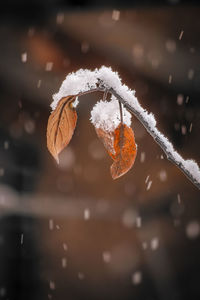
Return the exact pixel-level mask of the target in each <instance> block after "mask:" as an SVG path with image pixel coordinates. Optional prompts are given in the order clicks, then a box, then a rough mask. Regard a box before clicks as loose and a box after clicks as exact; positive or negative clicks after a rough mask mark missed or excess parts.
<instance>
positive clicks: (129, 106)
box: [77, 82, 200, 189]
mask: <svg viewBox="0 0 200 300" xmlns="http://www.w3.org/2000/svg"><path fill="white" fill-rule="evenodd" d="M98 91H100V92H105V91H107V92H109V93H111V94H112V95H114V96H115V97H116V99H117V100H118V101H119V103H121V104H123V105H124V107H125V108H127V109H128V110H129V112H131V113H132V114H133V115H134V116H135V117H136V118H137V119H138V120H139V121H140V122H141V123H142V125H143V126H144V127H145V128H146V130H147V131H148V133H149V134H150V135H151V136H152V137H153V139H154V140H155V142H156V143H157V144H158V145H159V146H160V147H161V149H162V150H163V151H164V153H165V154H166V156H167V159H168V160H169V161H171V162H172V163H173V164H175V165H176V166H177V167H178V168H179V169H180V170H181V171H182V172H183V173H184V174H185V175H186V177H187V178H188V179H189V180H190V181H191V182H192V183H193V184H194V185H195V186H196V187H197V188H198V189H200V182H198V181H197V180H196V178H194V176H193V175H192V174H191V172H190V171H189V170H188V169H186V168H185V166H184V165H183V163H181V162H177V161H176V160H175V159H174V157H173V156H172V154H171V152H170V151H168V149H167V147H166V145H165V144H164V143H163V141H162V140H161V139H160V138H159V136H158V135H157V134H156V133H155V131H154V130H153V129H152V128H151V127H150V125H149V123H148V122H147V121H146V120H145V118H144V117H143V115H142V114H141V113H139V112H138V111H137V110H136V109H135V108H134V107H133V106H131V105H130V104H129V103H128V102H126V100H124V99H123V98H122V97H121V96H120V95H119V94H118V93H117V92H116V91H115V90H114V89H113V88H106V87H104V86H103V84H102V82H101V86H99V87H97V88H96V89H91V90H88V91H85V92H81V93H79V94H78V95H77V96H82V95H85V94H89V93H93V92H98ZM120 114H122V112H121V110H120Z"/></svg>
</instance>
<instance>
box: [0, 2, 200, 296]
mask: <svg viewBox="0 0 200 300" xmlns="http://www.w3.org/2000/svg"><path fill="white" fill-rule="evenodd" d="M198 4H199V1H186V0H185V1H181V0H168V1H167V0H166V1H121V0H120V1H119V0H118V1H109V2H107V1H104V0H102V1H84V0H76V1H64V0H49V1H47V0H46V1H39V0H35V1H33V0H32V1H23V0H19V1H11V0H7V1H1V8H0V299H7V300H15V299H19V300H23V299H30V300H31V299H34V300H36V299H37V300H40V299H41V300H43V299H57V300H62V299H68V300H76V299H88V300H90V299H93V300H94V299H99V300H101V299H104V300H105V299H127V300H128V299H133V298H137V299H138V300H139V299H141V300H157V299H159V300H165V299H166V300H169V299H170V300H173V299H174V300H182V299H199V298H200V258H199V251H200V219H199V218H200V199H199V191H198V190H197V188H196V187H195V186H193V185H192V183H190V182H189V181H188V179H187V178H186V177H185V176H184V175H183V174H182V173H181V172H180V171H179V170H178V169H177V168H176V167H175V166H173V165H172V164H171V163H170V162H169V161H168V160H167V159H166V158H165V156H164V154H163V153H162V151H161V149H160V148H159V147H158V146H157V144H155V142H154V141H153V139H152V138H151V137H150V136H149V135H148V134H147V132H146V131H145V129H144V128H143V127H142V125H141V124H140V123H139V122H138V121H137V120H136V119H135V118H134V117H133V129H134V132H135V137H136V142H137V144H138V153H137V159H136V162H135V165H134V167H133V168H132V170H130V171H129V173H128V174H126V175H125V176H123V177H122V178H120V179H118V180H116V181H113V180H112V179H111V176H110V173H109V166H110V164H111V160H110V158H109V157H108V156H107V154H106V152H105V150H104V148H103V146H102V144H101V142H100V141H99V140H98V139H97V137H96V135H95V130H94V128H93V127H92V125H91V124H90V122H89V117H90V110H91V109H92V107H93V105H94V104H95V102H96V101H97V100H99V99H100V98H101V97H102V95H101V94H96V95H95V94H93V95H88V96H84V97H82V99H81V101H80V104H79V106H78V124H77V128H76V130H75V133H74V136H73V139H72V141H71V143H70V145H69V146H68V147H67V148H66V149H65V150H64V151H63V152H62V154H61V163H60V165H59V166H57V165H56V163H55V162H54V160H53V159H52V157H51V155H50V154H49V153H48V151H47V148H46V125H47V120H48V116H49V114H50V106H49V105H50V103H51V101H52V94H53V93H55V92H57V91H58V89H59V87H60V85H61V83H62V81H63V79H64V78H65V76H66V75H67V74H68V73H69V72H72V71H76V70H78V69H80V68H90V69H94V68H96V67H100V66H101V65H106V66H111V67H112V69H113V70H116V71H118V72H119V74H120V76H121V77H122V80H123V82H124V83H126V84H127V85H128V86H129V87H130V88H131V89H135V90H136V96H137V97H138V99H139V101H140V103H141V104H142V105H143V107H145V108H146V109H147V110H148V111H151V112H153V113H154V114H155V117H156V120H157V122H158V128H159V129H160V130H161V131H162V132H163V133H164V134H165V135H166V136H167V137H168V138H169V140H170V141H172V142H173V144H174V146H175V148H176V149H177V151H178V152H179V153H180V154H182V155H183V157H184V158H193V159H195V160H196V161H197V162H198V163H200V156H199V146H200V142H199V131H200V102H199V97H200V55H199V53H200V40H199V36H200V18H199V16H200V7H199V5H198Z"/></svg>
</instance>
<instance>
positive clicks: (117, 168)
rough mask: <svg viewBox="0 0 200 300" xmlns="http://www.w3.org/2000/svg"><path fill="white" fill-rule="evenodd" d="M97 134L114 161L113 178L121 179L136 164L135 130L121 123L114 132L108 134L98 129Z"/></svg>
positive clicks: (111, 168) (112, 166)
mask: <svg viewBox="0 0 200 300" xmlns="http://www.w3.org/2000/svg"><path fill="white" fill-rule="evenodd" d="M96 132H97V135H98V137H99V138H100V140H101V141H102V142H103V144H104V146H105V148H106V150H107V151H108V154H109V155H110V156H111V158H112V159H113V161H114V162H113V164H112V165H111V167H110V171H111V176H112V178H113V179H116V178H119V177H121V176H122V175H124V174H125V173H127V172H128V171H129V170H130V168H131V167H132V166H133V164H134V162H135V157H136V154H137V146H136V143H135V138H134V133H133V130H132V129H131V128H130V127H128V126H127V125H125V124H122V123H120V124H119V126H118V127H117V128H116V129H115V131H114V132H107V131H104V130H103V129H101V128H96Z"/></svg>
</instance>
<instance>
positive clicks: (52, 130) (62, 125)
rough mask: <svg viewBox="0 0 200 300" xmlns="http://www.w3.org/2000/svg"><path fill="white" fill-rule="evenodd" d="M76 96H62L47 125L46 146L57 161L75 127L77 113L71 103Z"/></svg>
mask: <svg viewBox="0 0 200 300" xmlns="http://www.w3.org/2000/svg"><path fill="white" fill-rule="evenodd" d="M75 98H76V96H67V97H65V98H62V99H61V100H60V101H59V103H58V105H57V107H56V109H55V110H54V111H53V112H52V113H51V115H50V116H49V120H48V125H47V148H48V150H49V152H50V153H51V154H52V155H53V157H54V158H55V160H56V161H57V162H58V163H59V159H58V154H59V153H60V152H61V151H62V150H63V149H64V148H65V147H66V146H67V145H68V144H69V142H70V140H71V138H72V135H73V133H74V129H75V127H76V121H77V113H76V110H75V109H74V108H73V106H72V103H73V102H74V101H75Z"/></svg>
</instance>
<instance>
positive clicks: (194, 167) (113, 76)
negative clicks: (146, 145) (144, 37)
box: [51, 66, 200, 189]
mask: <svg viewBox="0 0 200 300" xmlns="http://www.w3.org/2000/svg"><path fill="white" fill-rule="evenodd" d="M95 91H103V92H105V91H106V92H108V93H111V94H112V100H111V101H112V105H111V111H110V113H109V112H108V111H106V113H105V111H103V104H102V105H101V106H99V109H97V108H96V110H95V109H93V113H92V117H91V121H92V122H93V124H94V123H96V124H95V125H96V126H100V124H99V123H98V122H100V120H103V122H104V124H105V121H106V122H107V124H108V123H109V122H108V121H109V116H111V117H112V122H113V123H112V124H111V125H108V128H107V129H109V128H111V127H112V126H114V127H115V128H116V127H117V125H118V121H117V120H119V116H118V115H117V114H115V113H114V114H113V111H115V104H114V101H116V100H118V101H119V102H120V103H122V104H123V107H124V108H126V109H127V110H128V111H129V112H131V113H132V114H134V115H135V117H136V118H137V119H138V120H139V121H140V122H141V123H142V124H143V126H144V127H145V128H146V130H147V131H148V132H149V134H150V135H151V136H152V137H153V138H154V140H155V141H156V143H157V144H158V145H159V146H160V147H161V148H162V150H163V151H164V152H165V154H166V156H167V158H168V160H170V161H171V162H173V163H174V164H175V165H176V166H177V167H178V168H179V169H180V170H181V171H182V172H183V173H184V174H185V175H186V176H187V177H188V178H189V179H190V180H191V182H192V183H193V184H194V185H196V186H197V187H198V188H199V189H200V169H199V166H198V164H197V163H196V162H195V161H194V160H192V159H189V160H184V159H183V158H182V156H181V155H180V154H179V153H178V152H177V151H175V149H174V147H173V145H172V143H170V142H169V140H168V139H167V138H166V137H165V136H164V135H163V134H162V133H161V132H160V131H159V130H158V129H157V127H156V120H155V118H154V115H153V114H152V113H148V112H147V111H146V110H145V109H144V108H142V106H141V105H140V104H139V102H138V100H137V98H136V97H135V91H133V90H130V89H129V88H128V87H127V86H126V85H125V84H122V81H121V78H120V77H119V75H118V73H117V72H113V71H112V69H111V68H108V67H105V66H102V67H101V68H100V69H95V70H94V71H91V70H87V69H86V70H83V69H80V70H78V71H77V72H75V73H71V74H69V75H67V77H66V79H65V80H64V81H63V83H62V85H61V87H60V90H59V92H58V93H57V94H54V95H53V102H52V104H51V107H52V109H53V110H54V109H55V108H56V106H57V103H58V102H59V100H60V99H61V98H63V97H66V96H69V95H77V96H81V95H83V94H87V93H91V92H95ZM116 102H117V101H116ZM124 110H125V109H124ZM98 114H99V116H100V115H101V114H103V115H104V117H101V118H98ZM124 114H125V122H128V123H129V124H130V116H129V115H128V112H127V111H126V110H125V111H124ZM106 118H107V119H106ZM110 120H111V119H110ZM113 124H114V125H113ZM109 126H110V127H109Z"/></svg>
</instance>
